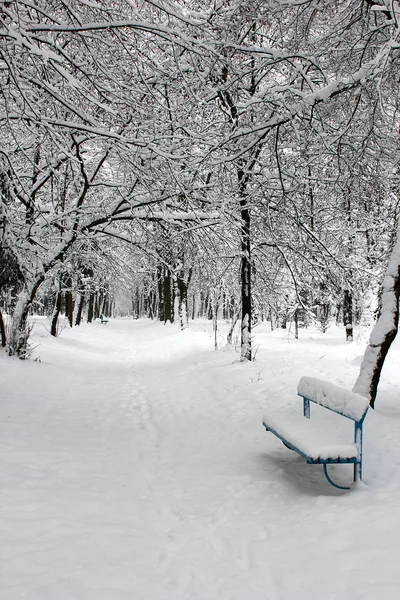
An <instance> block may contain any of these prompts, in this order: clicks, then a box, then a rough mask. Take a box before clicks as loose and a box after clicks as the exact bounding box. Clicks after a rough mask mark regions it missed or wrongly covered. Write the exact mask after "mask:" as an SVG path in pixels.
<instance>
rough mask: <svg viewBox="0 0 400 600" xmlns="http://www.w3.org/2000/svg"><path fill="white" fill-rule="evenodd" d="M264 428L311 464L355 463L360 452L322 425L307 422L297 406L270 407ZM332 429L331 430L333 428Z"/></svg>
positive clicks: (264, 421)
mask: <svg viewBox="0 0 400 600" xmlns="http://www.w3.org/2000/svg"><path fill="white" fill-rule="evenodd" d="M263 425H264V427H265V428H266V429H267V430H268V431H271V433H273V434H274V435H276V436H277V437H278V438H280V439H281V440H282V441H283V442H284V444H285V445H286V446H288V447H289V448H291V449H292V450H295V451H296V452H297V453H298V454H300V455H301V456H303V457H304V458H306V459H307V462H309V463H325V462H326V463H356V462H357V461H358V460H359V451H358V448H357V445H356V444H352V443H346V442H342V441H341V440H340V439H338V438H337V436H335V435H334V434H332V433H329V429H328V430H325V429H324V430H321V424H320V423H319V424H318V422H316V421H315V420H312V419H305V418H304V417H303V414H302V413H301V412H300V410H299V411H297V412H296V407H289V408H275V407H271V408H269V409H268V412H267V413H266V414H265V415H264V417H263ZM330 429H331V428H330Z"/></svg>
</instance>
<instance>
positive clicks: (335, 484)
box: [323, 463, 355, 490]
mask: <svg viewBox="0 0 400 600" xmlns="http://www.w3.org/2000/svg"><path fill="white" fill-rule="evenodd" d="M354 466H355V465H354ZM323 467H324V475H325V477H326V478H327V480H328V481H329V483H330V484H331V485H333V487H335V488H338V490H349V489H350V488H349V487H344V486H342V485H338V484H337V483H335V482H334V481H332V479H331V478H330V477H329V475H328V469H327V466H326V463H324V464H323Z"/></svg>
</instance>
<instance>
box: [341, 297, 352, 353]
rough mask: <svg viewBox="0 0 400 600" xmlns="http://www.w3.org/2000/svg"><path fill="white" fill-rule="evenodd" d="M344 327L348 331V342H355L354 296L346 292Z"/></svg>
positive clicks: (344, 298) (344, 299)
mask: <svg viewBox="0 0 400 600" xmlns="http://www.w3.org/2000/svg"><path fill="white" fill-rule="evenodd" d="M343 325H344V326H345V329H346V342H352V341H353V294H352V293H351V292H350V290H348V289H345V290H344V296H343Z"/></svg>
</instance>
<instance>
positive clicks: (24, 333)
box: [8, 291, 32, 358]
mask: <svg viewBox="0 0 400 600" xmlns="http://www.w3.org/2000/svg"><path fill="white" fill-rule="evenodd" d="M30 296H31V295H30V294H29V292H27V291H23V292H21V293H20V294H19V295H18V300H17V304H16V306H15V309H14V312H13V315H12V323H11V330H10V335H9V339H8V354H9V355H10V356H13V355H15V354H16V355H17V356H19V357H20V358H25V357H26V352H27V346H28V338H29V333H30V332H29V327H28V313H29V307H30V306H31V303H32V301H31V297H30Z"/></svg>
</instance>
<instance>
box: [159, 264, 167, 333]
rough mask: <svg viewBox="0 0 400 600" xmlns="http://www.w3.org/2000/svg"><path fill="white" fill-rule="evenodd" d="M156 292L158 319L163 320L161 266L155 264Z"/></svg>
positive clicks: (163, 304) (163, 305)
mask: <svg viewBox="0 0 400 600" xmlns="http://www.w3.org/2000/svg"><path fill="white" fill-rule="evenodd" d="M157 292H158V313H157V314H158V320H159V321H164V316H165V315H164V308H165V303H164V285H163V268H162V265H157Z"/></svg>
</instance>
